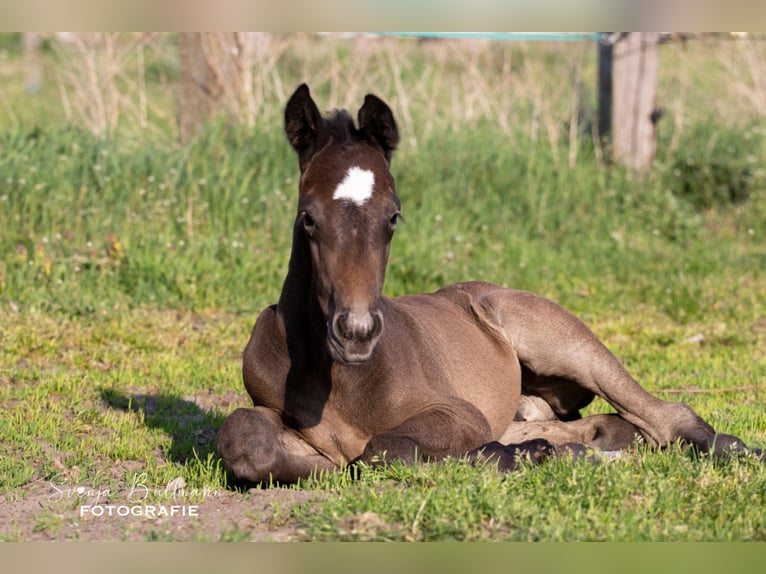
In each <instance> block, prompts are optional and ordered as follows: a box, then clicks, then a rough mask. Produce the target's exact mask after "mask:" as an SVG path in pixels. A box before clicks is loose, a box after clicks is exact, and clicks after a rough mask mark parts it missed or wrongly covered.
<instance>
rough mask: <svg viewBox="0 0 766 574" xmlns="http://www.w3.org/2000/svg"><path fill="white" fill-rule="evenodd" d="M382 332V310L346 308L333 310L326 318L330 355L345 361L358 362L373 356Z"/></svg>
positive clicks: (346, 363)
mask: <svg viewBox="0 0 766 574" xmlns="http://www.w3.org/2000/svg"><path fill="white" fill-rule="evenodd" d="M382 333H383V314H382V313H381V312H380V311H378V310H373V311H370V310H368V309H364V310H354V309H347V310H343V311H341V312H338V313H335V315H334V316H333V317H332V319H331V320H330V321H329V322H328V329H327V342H328V346H329V349H330V354H331V355H332V358H333V359H334V360H336V361H338V362H339V363H343V364H345V365H361V364H364V363H366V362H367V361H369V360H370V358H371V357H372V353H373V351H374V350H375V345H376V344H377V342H378V340H379V339H380V335H381V334H382Z"/></svg>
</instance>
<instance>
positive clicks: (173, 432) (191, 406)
mask: <svg viewBox="0 0 766 574" xmlns="http://www.w3.org/2000/svg"><path fill="white" fill-rule="evenodd" d="M101 399H102V400H103V401H104V403H106V405H107V406H109V407H110V408H113V409H117V410H121V411H125V412H132V413H142V414H143V419H144V423H145V424H146V426H147V427H149V428H152V429H161V430H163V431H165V432H166V433H168V434H169V435H170V436H171V437H172V439H173V442H172V444H171V445H170V448H169V449H167V451H166V452H165V453H164V454H165V456H166V457H167V458H168V459H169V460H172V461H174V462H178V463H181V464H183V463H185V462H187V461H189V460H193V459H194V458H195V457H198V458H200V459H202V460H204V459H206V458H207V457H208V455H210V454H213V455H215V456H216V457H217V456H218V454H217V452H216V446H215V444H216V433H217V430H218V429H219V428H220V427H221V425H222V424H223V421H224V419H225V418H226V415H224V414H223V413H220V412H218V411H215V410H213V411H208V410H205V409H202V408H200V406H199V405H197V404H196V403H194V402H192V401H189V400H186V399H183V398H181V397H179V396H174V395H166V394H154V395H149V394H135V395H125V394H123V393H121V392H120V391H116V390H114V389H108V388H103V389H101ZM195 453H196V455H195Z"/></svg>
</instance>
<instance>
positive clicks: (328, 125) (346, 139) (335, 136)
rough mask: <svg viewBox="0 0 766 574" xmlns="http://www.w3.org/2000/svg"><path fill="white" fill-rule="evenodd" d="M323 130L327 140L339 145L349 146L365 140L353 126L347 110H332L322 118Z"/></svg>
mask: <svg viewBox="0 0 766 574" xmlns="http://www.w3.org/2000/svg"><path fill="white" fill-rule="evenodd" d="M323 119H324V130H325V133H326V137H327V139H328V140H333V141H335V142H337V143H340V144H351V143H354V142H357V141H359V140H362V139H365V138H364V137H363V136H362V133H361V132H360V131H359V129H357V127H356V125H355V124H354V119H353V118H352V117H351V114H349V113H348V111H347V110H333V111H332V112H330V113H329V114H328V115H327V116H325V117H324V118H323Z"/></svg>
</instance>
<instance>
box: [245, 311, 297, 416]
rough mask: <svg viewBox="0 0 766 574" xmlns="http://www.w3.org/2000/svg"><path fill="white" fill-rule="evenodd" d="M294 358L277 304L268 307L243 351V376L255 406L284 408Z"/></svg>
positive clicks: (258, 320)
mask: <svg viewBox="0 0 766 574" xmlns="http://www.w3.org/2000/svg"><path fill="white" fill-rule="evenodd" d="M289 369H290V357H289V353H288V349H287V339H286V337H285V329H284V325H283V324H282V320H281V318H280V316H279V314H278V313H277V307H276V305H272V306H270V307H267V308H266V309H264V310H263V311H262V312H261V314H260V315H259V316H258V319H257V320H256V322H255V326H254V327H253V331H252V333H251V334H250V339H249V340H248V342H247V345H246V346H245V350H244V352H243V354H242V377H243V380H244V383H245V388H246V389H247V392H248V394H249V395H250V397H251V398H252V400H253V404H255V405H264V406H269V407H273V408H278V409H280V410H281V408H282V406H283V405H282V403H283V401H284V394H285V393H284V391H285V381H286V380H287V373H288V372H289Z"/></svg>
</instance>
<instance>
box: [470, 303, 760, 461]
mask: <svg viewBox="0 0 766 574" xmlns="http://www.w3.org/2000/svg"><path fill="white" fill-rule="evenodd" d="M482 295H483V297H482V298H481V304H482V307H483V309H484V314H485V317H487V320H492V321H495V322H496V323H499V325H500V326H501V328H502V329H503V330H504V331H505V333H506V336H507V337H508V340H509V341H510V342H511V344H512V345H513V347H514V349H515V350H516V352H517V355H518V358H519V361H520V362H521V363H522V364H523V365H525V367H526V368H527V369H529V370H530V371H532V372H533V373H535V374H536V375H538V376H542V377H545V378H549V377H553V378H558V379H562V380H566V381H569V382H570V383H572V384H574V385H575V386H576V387H578V388H581V389H584V390H585V391H587V392H590V393H594V394H596V395H598V396H600V397H602V398H603V399H604V400H606V401H607V402H608V403H610V404H611V405H612V406H613V407H614V408H615V409H616V410H617V412H618V414H619V415H620V416H621V417H622V418H623V419H624V420H625V421H627V422H628V423H630V424H632V425H634V426H635V427H636V428H638V429H639V430H640V432H641V434H642V435H643V436H644V437H645V438H646V440H647V442H649V443H650V444H651V445H654V446H657V445H665V444H668V443H671V442H673V441H676V440H683V441H685V442H687V443H690V444H692V445H694V446H696V447H697V448H699V450H700V451H702V452H712V453H714V454H716V455H720V454H724V453H726V452H730V451H744V450H747V447H746V446H745V444H744V443H743V442H742V441H740V440H739V439H737V438H736V437H732V436H730V435H717V434H716V432H715V430H714V429H713V427H711V426H710V425H709V424H708V423H706V422H705V421H704V420H702V418H700V417H699V416H698V415H697V414H696V413H695V412H694V411H693V410H692V409H691V407H689V406H688V405H685V404H682V403H674V402H670V401H664V400H661V399H659V398H657V397H655V396H653V395H651V394H650V393H649V392H647V391H646V390H645V389H644V388H642V387H641V386H640V385H639V384H638V383H637V382H636V381H635V380H634V379H633V378H632V377H631V376H630V375H629V374H628V373H627V371H626V370H625V369H624V368H623V367H622V365H621V364H620V362H619V361H618V360H617V358H616V357H614V355H612V353H611V352H609V350H608V349H607V348H606V347H605V346H604V345H603V344H602V343H601V341H599V339H598V338H597V337H596V336H595V335H594V334H593V333H592V332H591V331H590V329H588V327H587V326H586V325H585V324H584V323H583V322H582V321H580V320H579V319H578V318H576V317H575V316H574V315H572V314H570V313H568V312H567V311H565V310H564V309H563V308H561V307H560V306H559V305H557V304H556V303H554V302H552V301H549V300H547V299H544V298H541V297H538V296H536V295H533V294H531V293H527V292H523V291H511V290H508V289H501V288H498V289H495V290H493V291H491V292H485V293H483V294H482Z"/></svg>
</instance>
